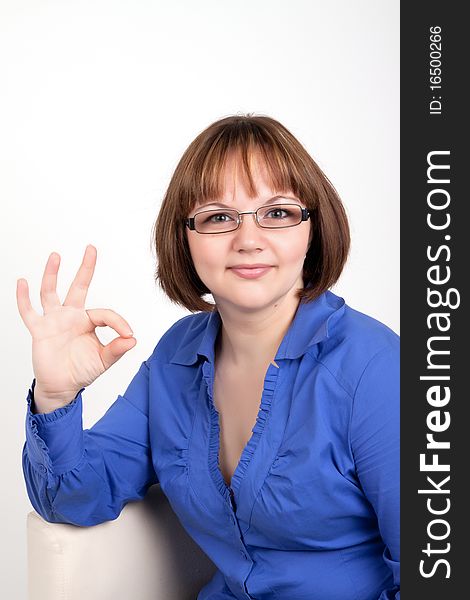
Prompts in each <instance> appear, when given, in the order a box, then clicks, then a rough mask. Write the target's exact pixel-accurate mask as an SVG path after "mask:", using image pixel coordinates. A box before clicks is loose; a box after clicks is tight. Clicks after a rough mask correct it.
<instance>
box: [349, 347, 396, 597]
mask: <svg viewBox="0 0 470 600" xmlns="http://www.w3.org/2000/svg"><path fill="white" fill-rule="evenodd" d="M395 342H396V343H395ZM351 448H352V453H353V456H354V460H355V464H356V471H357V474H358V477H359V480H360V483H361V486H362V489H363V490H364V493H365V495H366V496H367V498H368V500H369V501H370V503H371V504H372V506H373V508H374V510H375V513H376V515H377V520H378V526H379V530H380V534H381V536H382V539H383V541H384V543H385V550H384V553H383V559H384V561H385V563H386V564H387V565H388V567H389V568H390V569H391V572H392V574H393V582H394V585H393V587H392V588H389V589H385V590H383V591H382V593H381V594H380V596H379V598H378V600H391V599H395V600H399V598H400V355H399V340H398V337H396V339H395V341H394V342H393V343H392V344H391V345H389V346H388V347H387V348H384V349H382V350H381V351H379V352H378V353H377V354H375V356H374V357H373V358H372V359H371V360H370V361H369V363H368V365H367V366H366V368H365V369H364V372H363V374H362V376H361V379H360V381H359V383H358V385H357V388H356V392H355V395H354V402H353V411H352V418H351Z"/></svg>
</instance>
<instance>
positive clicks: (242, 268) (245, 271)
mask: <svg viewBox="0 0 470 600" xmlns="http://www.w3.org/2000/svg"><path fill="white" fill-rule="evenodd" d="M272 268H273V267H272V266H271V265H265V264H252V265H234V266H233V267H230V270H231V271H232V272H233V273H234V274H235V275H237V276H238V277H242V278H243V279H257V278H258V277H262V276H263V275H265V274H266V273H268V272H269V271H270V270H271V269H272Z"/></svg>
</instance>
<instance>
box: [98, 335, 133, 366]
mask: <svg viewBox="0 0 470 600" xmlns="http://www.w3.org/2000/svg"><path fill="white" fill-rule="evenodd" d="M136 344H137V340H136V339H135V338H127V339H124V338H122V337H118V338H115V339H114V340H113V341H112V342H109V344H107V345H106V346H103V348H101V349H100V356H101V361H102V362H103V365H104V366H105V368H106V369H109V367H110V366H111V365H114V363H115V362H117V361H118V360H119V359H120V358H121V356H123V355H124V354H125V353H126V352H127V351H128V350H130V349H131V348H133V347H134V346H135V345H136Z"/></svg>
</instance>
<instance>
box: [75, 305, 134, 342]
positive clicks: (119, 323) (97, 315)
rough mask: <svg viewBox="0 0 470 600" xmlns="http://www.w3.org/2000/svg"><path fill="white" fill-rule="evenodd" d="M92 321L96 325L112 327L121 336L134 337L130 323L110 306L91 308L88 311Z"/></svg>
mask: <svg viewBox="0 0 470 600" xmlns="http://www.w3.org/2000/svg"><path fill="white" fill-rule="evenodd" d="M86 313H87V315H88V317H89V319H90V321H91V322H92V323H93V325H94V326H95V327H111V328H112V329H114V331H116V332H117V333H118V334H119V335H120V336H121V337H124V338H128V337H132V335H133V333H132V329H131V327H130V325H129V323H128V322H127V321H126V320H125V319H124V318H123V317H121V315H118V313H117V312H114V310H111V309H109V308H89V309H88V310H87V311H86Z"/></svg>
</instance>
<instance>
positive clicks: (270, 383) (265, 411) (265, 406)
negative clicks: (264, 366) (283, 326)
mask: <svg viewBox="0 0 470 600" xmlns="http://www.w3.org/2000/svg"><path fill="white" fill-rule="evenodd" d="M279 370H280V369H279V368H278V367H276V366H274V365H273V364H272V363H270V365H269V367H268V370H267V372H266V376H265V379H264V387H263V393H262V395H261V403H260V407H259V410H258V415H257V417H256V422H255V424H254V426H253V429H252V432H253V433H252V435H251V437H250V439H249V440H248V443H247V445H246V446H245V447H244V448H243V451H242V454H241V456H240V461H239V463H238V465H237V467H236V469H235V472H234V474H233V475H232V481H231V487H232V489H233V490H234V491H238V489H239V488H240V484H241V482H242V479H243V476H244V475H245V472H246V470H247V468H248V465H249V464H250V462H251V459H252V457H253V454H254V452H255V450H256V447H257V445H258V442H259V439H260V437H261V435H262V433H263V431H264V428H265V426H266V421H267V419H268V417H269V414H270V412H271V404H272V400H273V397H274V390H275V388H276V382H277V378H278V376H279Z"/></svg>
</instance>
